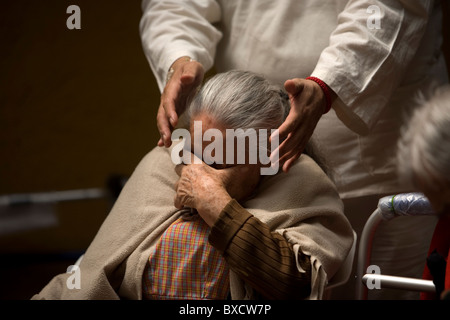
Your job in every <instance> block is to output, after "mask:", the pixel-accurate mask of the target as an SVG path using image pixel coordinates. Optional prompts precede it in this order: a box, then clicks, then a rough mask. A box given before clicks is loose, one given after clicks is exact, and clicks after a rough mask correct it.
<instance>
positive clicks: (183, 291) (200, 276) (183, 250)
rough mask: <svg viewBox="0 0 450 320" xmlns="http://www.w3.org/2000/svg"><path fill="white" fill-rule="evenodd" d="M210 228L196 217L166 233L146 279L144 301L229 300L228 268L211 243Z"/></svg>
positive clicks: (158, 244)
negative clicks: (209, 239)
mask: <svg viewBox="0 0 450 320" xmlns="http://www.w3.org/2000/svg"><path fill="white" fill-rule="evenodd" d="M209 230H210V228H209V226H208V225H207V224H206V223H205V222H204V221H203V219H202V218H201V217H200V216H199V215H198V214H195V215H193V216H191V217H190V218H189V219H187V218H186V217H181V218H179V219H178V220H176V221H175V222H174V223H173V224H172V225H170V227H169V228H168V229H167V230H166V231H165V232H164V233H163V235H162V236H161V239H160V240H159V242H158V243H157V244H156V249H155V251H154V252H153V254H151V255H150V257H149V261H148V264H147V266H146V268H145V271H144V276H143V298H144V299H155V300H166V299H170V300H175V299H188V300H189V299H191V300H201V299H226V298H227V295H228V291H229V269H228V267H227V265H226V262H225V260H224V259H223V257H222V255H221V254H220V253H219V252H218V251H217V250H216V249H215V248H214V247H213V246H211V245H210V244H209V242H208V235H209Z"/></svg>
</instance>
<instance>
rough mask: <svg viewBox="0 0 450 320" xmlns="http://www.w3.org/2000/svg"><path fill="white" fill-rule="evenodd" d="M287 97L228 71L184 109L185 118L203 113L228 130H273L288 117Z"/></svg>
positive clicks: (260, 80)
mask: <svg viewBox="0 0 450 320" xmlns="http://www.w3.org/2000/svg"><path fill="white" fill-rule="evenodd" d="M289 107H290V104H289V98H288V95H287V94H286V93H285V92H284V91H283V90H282V89H281V88H280V87H278V86H275V85H272V84H271V83H269V81H268V80H266V79H265V78H264V77H262V76H259V75H257V74H254V73H251V72H247V71H238V70H232V71H228V72H224V73H219V74H216V75H215V76H213V77H212V78H210V79H209V80H208V81H207V82H206V83H205V84H204V85H203V87H202V88H201V89H200V91H199V92H198V93H197V94H196V95H195V97H194V98H193V100H192V101H191V103H190V105H189V106H188V108H187V110H186V111H187V112H186V117H187V119H186V120H187V121H190V120H191V119H192V118H193V117H195V116H197V115H199V114H201V113H206V114H208V115H210V116H211V117H213V118H214V119H215V120H216V121H218V122H219V123H221V124H223V125H224V126H226V127H229V128H232V129H238V128H239V129H243V130H246V129H251V128H252V129H255V130H258V129H277V128H278V127H279V126H280V125H281V124H282V123H283V121H284V120H285V118H286V117H287V115H288V113H289Z"/></svg>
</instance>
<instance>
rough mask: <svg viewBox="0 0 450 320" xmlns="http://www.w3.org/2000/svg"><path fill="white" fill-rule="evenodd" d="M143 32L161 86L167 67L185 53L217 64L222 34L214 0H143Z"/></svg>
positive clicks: (160, 87)
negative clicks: (218, 46)
mask: <svg viewBox="0 0 450 320" xmlns="http://www.w3.org/2000/svg"><path fill="white" fill-rule="evenodd" d="M142 11H143V15H142V18H141V21H140V25H139V28H140V34H141V40H142V45H143V48H144V53H145V55H146V57H147V60H148V61H149V64H150V67H151V69H152V71H153V74H154V75H155V78H156V81H157V83H158V86H159V89H160V90H161V92H162V90H163V89H164V86H165V79H166V75H167V71H168V70H169V68H170V66H171V65H172V63H173V62H174V61H175V60H176V59H178V58H179V57H182V56H189V57H191V58H192V59H194V60H197V61H199V62H200V63H201V64H202V65H203V66H204V68H205V70H208V69H209V68H211V67H212V66H213V63H214V55H215V50H216V46H217V43H218V42H219V40H220V39H221V37H222V34H221V32H219V31H218V30H217V29H216V28H215V27H214V25H213V24H214V23H216V22H218V21H219V20H220V17H221V9H220V6H219V5H218V4H217V3H216V1H214V0H195V1H194V0H183V1H179V0H172V1H171V0H143V1H142Z"/></svg>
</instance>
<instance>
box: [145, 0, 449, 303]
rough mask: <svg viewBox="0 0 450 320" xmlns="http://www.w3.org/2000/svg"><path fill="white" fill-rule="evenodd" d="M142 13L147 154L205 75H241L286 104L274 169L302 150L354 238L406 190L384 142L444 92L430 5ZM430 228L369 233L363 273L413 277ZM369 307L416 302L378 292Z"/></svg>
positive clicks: (390, 145)
mask: <svg viewBox="0 0 450 320" xmlns="http://www.w3.org/2000/svg"><path fill="white" fill-rule="evenodd" d="M142 9H143V15H142V19H141V22H140V32H141V39H142V44H143V49H144V52H145V54H146V57H147V59H148V61H149V64H150V67H151V69H152V71H153V73H154V75H155V78H156V81H157V84H158V86H159V89H160V91H161V103H160V106H159V109H158V113H157V125H158V130H159V132H160V134H161V139H160V140H159V142H158V145H159V146H161V147H162V146H166V147H168V146H170V144H171V140H170V134H171V130H173V128H174V127H175V126H176V125H177V123H178V117H179V116H180V115H181V114H182V112H183V110H184V107H185V101H186V99H188V98H189V97H190V96H191V95H192V94H193V93H194V92H195V89H196V88H197V87H198V85H199V84H200V83H201V82H202V81H203V77H204V74H205V72H206V71H207V70H209V69H211V68H212V67H214V68H215V70H216V71H217V72H222V71H227V70H231V69H241V70H249V71H253V72H256V73H260V74H262V75H264V77H266V78H268V79H269V80H271V81H272V82H273V83H275V84H279V85H282V86H284V88H285V89H286V91H287V93H288V94H289V97H290V100H291V110H290V113H289V116H288V117H287V119H286V121H285V122H284V123H283V124H282V125H281V126H280V127H279V128H278V134H279V138H280V141H283V140H284V142H283V143H281V145H280V147H279V148H278V149H277V152H279V157H280V158H279V159H280V165H281V167H282V170H283V171H288V170H289V168H290V166H291V165H292V163H293V162H294V161H295V160H296V159H297V158H298V157H300V155H301V153H302V151H303V149H304V146H305V145H306V142H307V141H309V140H310V139H312V140H313V141H314V142H315V144H316V145H317V147H318V149H319V150H320V152H321V153H322V155H323V157H324V159H326V161H327V163H328V165H329V167H330V169H331V174H332V177H333V180H334V181H335V183H336V186H337V188H338V191H339V194H340V196H341V197H342V199H343V200H344V204H345V206H346V209H345V210H346V215H347V217H348V218H349V220H350V222H351V223H352V225H353V227H354V228H355V230H356V231H357V233H358V234H359V233H360V232H361V230H362V226H363V224H364V223H365V221H366V219H367V218H368V216H369V215H370V213H371V212H372V211H373V209H374V208H375V207H376V204H377V202H378V199H379V198H380V197H382V196H384V195H387V194H395V193H400V192H407V191H410V189H411V188H412V186H409V185H402V184H401V182H400V180H399V179H398V174H397V170H396V160H395V154H396V143H397V140H398V138H399V134H400V127H401V124H402V123H403V122H404V120H405V116H406V115H407V114H408V113H409V112H410V111H411V109H412V108H414V107H415V105H417V103H416V102H415V99H414V97H415V96H416V95H417V94H418V93H419V92H421V91H425V90H427V87H428V85H429V84H430V83H432V82H435V83H438V84H443V83H446V82H448V78H447V73H446V66H445V61H444V58H443V55H442V53H441V43H442V30H441V29H442V20H441V19H442V17H441V16H442V12H441V8H440V1H433V0H384V1H363V0H349V1H347V0H297V1H294V0H291V1H288V0H285V1H273V0H234V1H233V0H195V1H194V0H191V1H189V0H185V1H180V0H172V1H170V0H143V1H142ZM309 77H313V78H309ZM306 78H308V79H306ZM330 106H331V110H328V109H329V107H330ZM434 224H435V221H432V222H430V221H429V220H426V221H423V220H421V219H420V218H418V219H408V221H403V220H402V219H398V220H397V221H394V222H392V223H389V224H388V225H386V226H384V225H383V226H381V228H379V231H378V232H377V237H376V240H375V241H376V242H375V246H374V251H373V254H372V256H373V259H372V262H371V263H372V264H376V265H379V266H380V268H381V270H382V272H383V274H399V275H400V274H401V275H403V276H412V277H420V275H421V272H422V270H423V266H424V263H425V257H426V252H427V249H428V239H430V237H431V234H432V232H433V228H434ZM413 239H417V240H418V241H417V243H415V242H414V241H412V240H413ZM424 243H425V244H424ZM355 281H359V280H358V279H355ZM353 285H354V281H353V279H352V281H350V282H349V286H350V289H351V286H353ZM350 291H351V290H350ZM343 292H349V288H348V287H347V288H345V291H343ZM336 296H338V297H341V298H349V299H351V298H353V295H352V294H346V295H343V294H342V293H339V295H336ZM369 297H372V298H384V299H391V298H392V299H397V298H415V297H418V296H416V295H414V294H413V293H412V294H410V293H404V292H398V291H392V292H389V291H386V290H383V292H382V293H381V292H375V291H372V292H370V296H369Z"/></svg>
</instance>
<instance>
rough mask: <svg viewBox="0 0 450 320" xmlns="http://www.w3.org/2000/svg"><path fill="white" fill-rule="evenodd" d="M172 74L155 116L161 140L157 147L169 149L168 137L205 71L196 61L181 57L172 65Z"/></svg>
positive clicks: (169, 140) (169, 141) (170, 142)
mask: <svg viewBox="0 0 450 320" xmlns="http://www.w3.org/2000/svg"><path fill="white" fill-rule="evenodd" d="M172 68H173V69H174V72H173V74H172V76H171V77H170V79H169V81H168V82H167V84H166V87H165V88H164V91H163V93H162V95H161V102H160V105H159V108H158V113H157V115H156V123H157V126H158V130H159V134H160V135H161V138H160V139H159V141H158V146H159V147H162V146H165V147H170V145H171V144H172V141H171V139H170V136H171V134H172V130H173V128H174V127H175V126H176V125H177V123H178V116H179V115H181V114H182V113H183V112H184V110H185V109H186V103H187V101H188V100H189V99H190V98H191V97H192V96H193V95H194V94H195V92H196V89H197V88H198V86H199V85H200V84H201V83H202V81H203V77H204V74H205V71H204V69H203V66H202V65H201V64H200V63H198V62H197V61H193V60H192V61H191V60H190V58H188V57H181V58H179V59H178V60H176V61H175V62H174V63H173V64H172Z"/></svg>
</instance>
